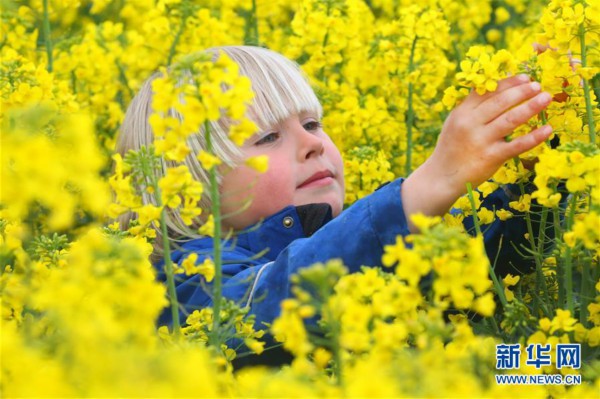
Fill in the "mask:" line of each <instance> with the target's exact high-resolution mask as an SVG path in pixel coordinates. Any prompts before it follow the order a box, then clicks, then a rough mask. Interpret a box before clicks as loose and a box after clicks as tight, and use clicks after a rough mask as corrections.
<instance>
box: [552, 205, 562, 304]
mask: <svg viewBox="0 0 600 399" xmlns="http://www.w3.org/2000/svg"><path fill="white" fill-rule="evenodd" d="M552 214H553V219H554V238H555V239H556V240H559V239H561V237H562V232H561V228H560V213H559V211H558V208H554V209H553V210H552ZM564 274H565V271H564V268H563V262H562V257H560V256H559V257H557V258H556V281H558V307H562V306H563V304H564V303H565V293H564V291H563V288H564V287H563V286H562V281H563V279H564Z"/></svg>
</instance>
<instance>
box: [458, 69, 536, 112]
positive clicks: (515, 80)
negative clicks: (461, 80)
mask: <svg viewBox="0 0 600 399" xmlns="http://www.w3.org/2000/svg"><path fill="white" fill-rule="evenodd" d="M530 81H531V80H530V79H529V76H527V75H524V74H521V75H516V76H511V77H509V78H506V79H502V80H500V81H498V87H497V88H496V90H495V91H493V92H488V93H485V94H482V95H479V94H477V92H476V91H475V90H473V91H472V92H471V93H470V95H469V96H468V97H467V98H466V99H465V101H464V103H470V105H471V106H473V107H477V106H478V105H479V104H480V103H482V102H484V101H486V100H487V99H489V98H490V97H493V96H496V95H497V94H498V93H501V92H503V91H505V90H507V89H510V88H511V87H515V86H518V85H522V84H523V83H528V82H530Z"/></svg>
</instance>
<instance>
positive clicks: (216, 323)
mask: <svg viewBox="0 0 600 399" xmlns="http://www.w3.org/2000/svg"><path fill="white" fill-rule="evenodd" d="M204 138H205V140H206V150H207V151H208V152H209V153H210V154H213V144H212V139H211V135H210V124H209V123H208V120H207V121H205V122H204ZM209 180H210V188H209V190H210V200H211V202H212V215H213V220H214V223H215V228H214V235H213V263H214V265H215V277H214V280H213V328H212V333H211V334H210V337H209V342H210V343H211V344H212V345H213V346H214V347H215V348H216V349H217V350H218V349H220V347H221V344H222V342H221V334H220V324H221V302H222V301H223V292H222V291H223V271H222V259H221V258H222V256H221V236H222V232H221V200H220V196H219V184H218V182H217V170H216V168H215V167H213V168H211V169H210V171H209Z"/></svg>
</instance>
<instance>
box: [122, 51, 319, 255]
mask: <svg viewBox="0 0 600 399" xmlns="http://www.w3.org/2000/svg"><path fill="white" fill-rule="evenodd" d="M204 52H205V53H206V54H209V55H211V56H212V60H213V61H215V60H216V59H217V58H218V57H219V54H220V52H224V53H225V54H226V55H227V56H229V57H230V58H231V59H232V60H233V61H234V62H235V63H236V64H237V65H238V66H239V73H240V75H243V76H247V77H248V78H249V79H250V81H251V83H252V90H253V92H254V99H253V101H252V103H251V104H250V106H249V108H248V110H247V117H248V118H249V119H251V120H253V121H254V122H255V123H256V124H257V126H258V127H259V129H260V130H261V131H266V130H268V129H270V128H272V127H273V126H275V125H277V124H278V123H281V122H282V121H283V120H284V119H286V118H287V117H289V116H290V115H294V114H300V113H302V112H307V111H308V112H312V113H315V114H316V115H317V116H318V117H319V118H321V116H322V107H321V104H320V102H319V100H318V99H317V96H316V95H315V93H314V91H313V89H312V88H311V86H310V84H309V83H308V79H307V77H306V75H305V74H304V73H303V72H302V71H301V70H300V67H299V66H298V64H297V63H295V62H293V61H291V60H289V59H287V58H285V57H284V56H283V55H281V54H279V53H276V52H274V51H271V50H268V49H265V48H261V47H253V46H223V47H214V48H210V49H207V50H205V51H204ZM161 76H162V75H161V73H155V74H154V75H152V76H151V77H150V78H149V79H148V80H147V81H146V82H144V84H143V85H142V87H141V89H140V91H139V92H138V94H137V95H136V96H135V97H134V98H133V100H132V102H131V104H130V105H129V108H128V109H127V112H126V114H125V119H124V121H123V124H122V126H121V129H120V133H119V136H118V138H117V145H116V151H117V152H118V153H120V154H121V155H122V156H124V155H125V154H126V153H127V152H128V151H130V150H135V151H137V150H139V149H141V148H142V147H149V146H150V145H152V144H153V142H154V134H153V133H152V128H151V126H150V123H149V118H150V116H151V115H152V113H153V110H152V98H153V92H152V82H153V81H154V80H155V79H157V78H159V77H161ZM168 116H171V117H174V118H177V119H178V120H180V121H181V120H182V119H183V116H182V115H181V114H180V113H179V112H177V111H176V110H175V109H170V110H169V112H168ZM231 123H232V121H231V120H229V119H228V118H226V117H221V118H220V119H219V120H217V121H215V122H210V123H209V128H210V133H211V142H212V146H213V151H214V153H215V155H216V156H218V157H219V158H220V159H221V160H222V161H223V163H224V164H225V165H227V166H229V167H231V168H234V167H235V166H236V165H238V164H239V162H240V160H241V159H242V155H243V154H242V153H241V151H240V149H239V148H238V147H237V146H236V145H235V144H234V143H233V142H232V141H231V140H230V139H229V138H228V132H229V128H230V126H231ZM188 146H189V147H190V149H191V150H192V152H191V154H189V155H188V156H187V157H186V158H185V160H184V162H183V163H184V164H185V165H186V166H187V167H188V169H189V170H190V172H191V174H192V176H193V178H194V179H196V180H197V181H199V182H201V183H202V184H203V185H204V186H205V188H206V187H208V184H209V176H208V173H207V171H206V170H204V169H203V168H202V166H201V165H200V162H199V161H198V160H197V158H196V155H197V154H198V153H199V152H200V151H201V150H203V149H205V148H206V142H205V136H204V126H201V127H200V129H199V131H198V132H197V134H193V135H191V136H190V137H189V138H188ZM161 164H162V165H161V170H159V171H157V172H158V174H159V175H160V176H157V177H158V178H160V177H162V176H164V173H165V170H166V168H167V167H170V166H174V165H175V164H174V163H173V162H169V161H165V160H164V159H163V160H162V161H161ZM221 177H222V176H219V178H218V180H219V181H220V179H221ZM143 202H144V204H149V203H154V198H153V197H152V196H151V195H149V194H143ZM199 205H200V207H201V208H202V209H203V210H210V207H211V198H210V196H209V195H208V190H204V194H203V195H202V199H201V200H200V204H199ZM136 218H137V215H135V214H132V213H130V214H127V215H123V217H122V218H120V222H121V228H123V229H126V228H128V226H129V223H130V222H131V221H132V220H135V219H136ZM199 223H201V221H200V220H197V221H195V224H196V225H193V226H191V227H192V228H195V227H198V225H197V224H199ZM166 226H167V229H168V235H169V239H170V240H172V241H186V240H189V239H193V238H198V237H199V236H198V235H197V234H194V233H193V231H194V229H190V227H188V226H186V225H185V223H184V222H183V220H182V218H181V216H180V215H179V213H178V212H177V211H171V210H169V211H168V212H167V215H166ZM160 234H161V232H160V230H158V229H157V239H156V240H155V253H154V254H153V258H154V259H157V257H159V256H161V253H162V251H161V245H160V243H161V241H162V239H161V237H160Z"/></svg>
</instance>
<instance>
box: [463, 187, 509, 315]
mask: <svg viewBox="0 0 600 399" xmlns="http://www.w3.org/2000/svg"><path fill="white" fill-rule="evenodd" d="M467 195H468V197H469V202H470V203H471V212H472V213H473V224H474V225H475V231H476V232H477V236H481V235H482V234H481V227H480V226H479V218H478V217H477V206H476V205H475V197H474V196H473V188H472V187H471V183H467ZM489 274H490V278H491V279H492V281H493V283H494V288H495V289H496V293H497V294H498V298H500V302H501V303H502V306H503V307H504V308H506V306H507V305H508V301H507V300H506V297H505V296H504V287H503V286H502V284H501V283H500V280H498V277H496V273H495V272H494V269H493V268H492V265H491V264H490V267H489Z"/></svg>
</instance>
